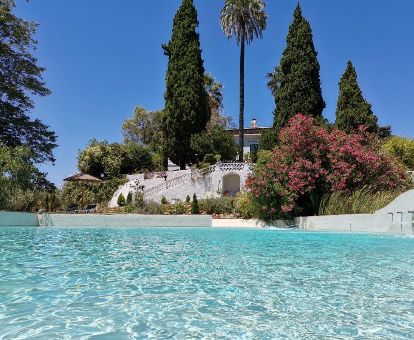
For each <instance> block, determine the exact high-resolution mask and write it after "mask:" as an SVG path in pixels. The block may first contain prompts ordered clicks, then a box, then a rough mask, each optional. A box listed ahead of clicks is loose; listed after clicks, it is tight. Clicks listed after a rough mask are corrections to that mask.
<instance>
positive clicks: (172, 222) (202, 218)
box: [47, 214, 212, 227]
mask: <svg viewBox="0 0 414 340" xmlns="http://www.w3.org/2000/svg"><path fill="white" fill-rule="evenodd" d="M211 221H212V218H211V216H209V215H137V214H128V215H98V214H79V215H76V214H74V215H68V214H50V215H49V218H48V223H47V225H51V226H59V227H66V226H69V227H73V226H77V227H211V224H212V222H211Z"/></svg>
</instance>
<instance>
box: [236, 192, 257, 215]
mask: <svg viewBox="0 0 414 340" xmlns="http://www.w3.org/2000/svg"><path fill="white" fill-rule="evenodd" d="M234 211H235V213H236V214H237V215H239V216H240V217H241V218H243V219H251V218H257V217H259V213H258V211H257V207H256V206H255V204H254V201H253V197H252V194H251V193H250V192H246V193H238V194H237V196H236V198H235V199H234Z"/></svg>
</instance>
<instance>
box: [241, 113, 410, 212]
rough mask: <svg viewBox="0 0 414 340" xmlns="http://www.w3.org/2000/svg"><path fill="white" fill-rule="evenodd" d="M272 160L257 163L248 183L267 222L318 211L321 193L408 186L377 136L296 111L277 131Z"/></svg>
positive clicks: (402, 172) (404, 176)
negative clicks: (351, 131) (324, 124)
mask: <svg viewBox="0 0 414 340" xmlns="http://www.w3.org/2000/svg"><path fill="white" fill-rule="evenodd" d="M279 140H280V142H279V145H278V146H277V147H276V148H274V149H273V151H272V156H271V157H270V159H269V161H268V162H266V163H263V164H261V165H257V166H256V167H255V170H254V171H253V173H252V175H251V176H249V179H248V181H247V187H248V189H250V190H251V192H252V194H253V200H254V202H255V204H257V205H258V206H260V216H261V218H262V219H264V220H275V219H278V218H290V217H292V216H297V215H302V214H303V215H314V214H317V213H318V210H319V206H320V202H321V199H322V196H323V195H325V194H326V193H329V192H343V193H351V192H354V191H355V190H358V189H361V188H363V187H369V188H370V190H371V191H372V192H374V193H375V192H380V191H391V190H404V189H406V188H408V187H409V181H408V179H407V176H406V174H405V172H404V170H403V169H402V168H401V167H399V166H398V165H396V164H395V162H394V161H393V159H391V158H390V157H388V156H387V155H385V154H380V153H379V152H378V150H379V143H378V140H377V139H376V137H374V136H373V135H369V134H367V133H365V131H363V130H361V131H359V132H358V133H357V134H351V135H348V134H346V133H345V132H343V131H339V130H337V129H333V130H332V131H328V130H327V129H325V128H324V127H321V126H318V125H317V124H316V122H315V121H314V119H313V118H312V117H309V116H304V115H301V114H297V115H295V116H294V117H292V118H291V119H290V120H289V122H288V124H287V125H286V126H285V127H284V128H283V129H282V130H281V132H280V134H279Z"/></svg>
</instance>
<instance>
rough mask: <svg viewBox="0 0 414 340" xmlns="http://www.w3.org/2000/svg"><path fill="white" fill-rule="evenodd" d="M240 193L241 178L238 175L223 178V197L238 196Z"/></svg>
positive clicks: (228, 175)
mask: <svg viewBox="0 0 414 340" xmlns="http://www.w3.org/2000/svg"><path fill="white" fill-rule="evenodd" d="M239 191H240V176H239V175H237V174H227V175H225V176H223V191H222V192H223V195H224V196H236V195H237V193H238V192H239Z"/></svg>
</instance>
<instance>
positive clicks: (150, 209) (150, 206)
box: [143, 201, 164, 215]
mask: <svg viewBox="0 0 414 340" xmlns="http://www.w3.org/2000/svg"><path fill="white" fill-rule="evenodd" d="M143 213H144V214H148V215H164V205H163V204H160V203H157V202H153V201H150V202H146V203H145V205H144V209H143Z"/></svg>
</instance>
